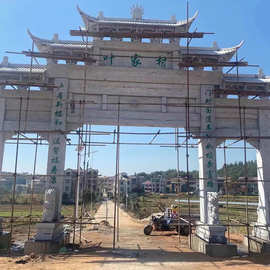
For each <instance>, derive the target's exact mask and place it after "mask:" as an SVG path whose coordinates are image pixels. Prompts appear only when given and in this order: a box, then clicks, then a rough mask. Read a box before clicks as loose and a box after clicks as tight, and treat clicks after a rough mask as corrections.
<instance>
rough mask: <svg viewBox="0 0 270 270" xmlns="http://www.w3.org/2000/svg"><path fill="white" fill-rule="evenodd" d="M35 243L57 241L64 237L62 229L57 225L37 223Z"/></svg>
mask: <svg viewBox="0 0 270 270" xmlns="http://www.w3.org/2000/svg"><path fill="white" fill-rule="evenodd" d="M36 227H37V235H36V237H35V240H36V241H56V242H57V241H59V239H62V238H63V237H64V228H63V225H62V224H59V223H46V222H44V223H38V224H37V225H36Z"/></svg>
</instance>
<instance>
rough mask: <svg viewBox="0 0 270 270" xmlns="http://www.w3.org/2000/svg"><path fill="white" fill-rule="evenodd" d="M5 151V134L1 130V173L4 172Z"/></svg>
mask: <svg viewBox="0 0 270 270" xmlns="http://www.w3.org/2000/svg"><path fill="white" fill-rule="evenodd" d="M4 153H5V134H4V133H3V132H0V173H1V172H2V168H3V159H4Z"/></svg>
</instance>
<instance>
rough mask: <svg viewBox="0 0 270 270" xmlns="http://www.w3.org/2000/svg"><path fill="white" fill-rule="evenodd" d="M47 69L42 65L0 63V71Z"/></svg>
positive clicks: (37, 71) (22, 71) (42, 70)
mask: <svg viewBox="0 0 270 270" xmlns="http://www.w3.org/2000/svg"><path fill="white" fill-rule="evenodd" d="M46 69H47V67H46V66H43V65H32V67H31V65H28V64H10V63H7V64H6V63H5V64H3V63H1V64H0V72H18V73H29V72H30V71H31V72H32V73H43V72H45V71H46Z"/></svg>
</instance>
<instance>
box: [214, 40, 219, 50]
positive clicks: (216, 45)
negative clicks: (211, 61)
mask: <svg viewBox="0 0 270 270" xmlns="http://www.w3.org/2000/svg"><path fill="white" fill-rule="evenodd" d="M213 48H214V50H216V51H218V50H219V49H220V47H219V46H218V43H217V42H216V41H214V42H213Z"/></svg>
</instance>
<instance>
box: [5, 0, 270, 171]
mask: <svg viewBox="0 0 270 270" xmlns="http://www.w3.org/2000/svg"><path fill="white" fill-rule="evenodd" d="M189 2H190V15H193V14H194V13H195V11H196V10H199V17H198V18H197V20H196V22H195V23H194V24H193V29H195V28H198V31H205V32H215V33H216V34H215V35H209V36H207V37H206V38H204V39H203V40H196V41H193V42H192V45H196V46H211V45H212V43H213V41H217V43H218V45H219V46H220V47H230V46H234V45H236V44H238V43H239V42H240V41H241V40H245V44H244V46H243V48H242V49H241V50H240V51H239V57H240V58H241V57H246V58H245V60H246V61H248V62H249V63H250V64H259V65H260V66H261V67H262V68H263V70H264V72H265V74H270V64H269V57H268V55H269V43H270V35H269V22H268V16H269V15H268V13H269V8H270V2H269V0H190V1H189ZM0 3H1V9H0V35H1V42H0V58H2V57H3V56H5V55H7V54H6V53H5V51H7V50H9V51H22V50H27V49H30V48H31V43H32V42H31V39H30V38H29V36H28V35H27V33H26V30H27V29H30V30H31V32H32V33H33V34H34V35H37V36H39V37H43V38H52V36H53V34H54V33H58V34H59V37H60V39H76V38H74V37H70V36H69V30H71V29H78V27H79V26H80V25H83V24H82V20H81V17H80V16H79V14H78V12H77V10H76V5H79V6H80V8H81V9H82V10H84V11H85V12H86V13H88V14H91V15H93V16H97V14H98V12H99V11H103V12H104V15H105V16H110V17H130V8H131V6H132V5H133V4H136V3H138V4H141V5H142V6H143V7H144V17H145V18H157V19H169V18H170V17H171V16H172V15H175V16H176V17H177V19H179V20H181V19H184V18H185V17H186V0H170V1H164V0H141V1H131V0H115V1H111V0H91V1H89V0H88V1H87V0H76V1H75V0H65V1H63V0H58V1H52V0H46V1H42V0H1V1H0ZM8 56H9V60H10V62H12V63H16V62H18V63H29V62H30V59H28V58H25V57H24V56H20V55H13V54H8ZM240 72H242V73H245V72H249V73H250V72H254V73H256V72H257V69H256V68H252V69H248V70H246V69H243V68H242V69H240ZM93 129H95V130H104V129H106V130H114V127H93ZM122 130H124V131H135V132H136V131H148V132H156V131H157V130H158V128H154V129H150V128H148V129H145V128H124V127H123V128H122ZM162 131H173V129H162ZM106 137H108V136H106ZM94 139H96V140H97V139H99V140H101V139H102V140H104V139H110V140H111V138H105V137H104V138H102V137H100V136H99V137H98V138H94ZM74 140H75V138H74ZM121 140H125V141H135V140H136V141H137V140H139V141H144V142H148V141H150V140H151V136H150V137H149V136H148V137H145V136H140V137H139V138H137V137H134V136H128V137H127V136H126V137H122V138H121ZM173 140H174V137H173V136H171V137H170V136H167V137H164V138H163V137H160V138H158V140H157V142H158V141H160V142H161V141H162V142H165V141H166V142H171V143H172V142H173ZM33 150H34V146H33V145H32V146H20V154H19V164H18V169H19V171H28V172H31V171H32V167H33V152H34V151H33ZM91 151H98V152H95V153H94V154H93V158H91V163H92V166H93V167H95V168H98V169H99V170H100V172H101V173H102V174H103V175H113V174H114V170H115V169H114V168H115V146H106V147H100V148H98V147H94V148H93V149H92V150H91ZM46 152H47V147H46V146H40V147H39V151H38V154H39V158H38V167H37V168H38V172H40V173H45V171H46ZM219 152H220V151H218V167H220V166H222V162H223V161H222V158H221V157H222V154H221V153H219ZM180 153H181V158H180V160H181V169H183V170H185V157H184V156H185V153H184V151H182V150H181V151H180ZM14 154H15V146H14V145H13V146H12V145H7V146H6V153H5V159H4V170H9V171H13V170H14ZM175 156H176V154H175V151H174V149H173V148H161V147H154V146H145V147H137V146H136V147H134V146H121V158H120V168H121V171H127V172H128V173H134V172H140V171H147V172H150V171H154V170H166V169H169V168H175V167H176V158H175ZM248 158H249V159H254V158H255V151H248ZM240 160H243V153H241V151H236V150H233V152H231V153H230V155H229V161H231V162H233V161H240ZM66 166H67V167H71V168H76V154H75V149H74V147H68V149H67V161H66ZM190 167H191V169H197V167H198V161H197V150H195V149H193V150H191V154H190Z"/></svg>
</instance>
